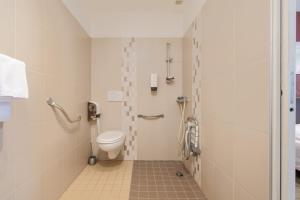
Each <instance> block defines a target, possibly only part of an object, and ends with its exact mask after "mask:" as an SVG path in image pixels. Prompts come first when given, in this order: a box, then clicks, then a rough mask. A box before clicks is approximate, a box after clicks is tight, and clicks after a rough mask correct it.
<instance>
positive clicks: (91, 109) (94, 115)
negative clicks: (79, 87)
mask: <svg viewBox="0 0 300 200" xmlns="http://www.w3.org/2000/svg"><path fill="white" fill-rule="evenodd" d="M98 109H99V106H98V104H97V103H96V102H93V101H89V102H88V121H95V120H97V119H98V118H100V116H101V114H100V113H98Z"/></svg>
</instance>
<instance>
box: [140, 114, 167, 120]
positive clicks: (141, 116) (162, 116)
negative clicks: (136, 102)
mask: <svg viewBox="0 0 300 200" xmlns="http://www.w3.org/2000/svg"><path fill="white" fill-rule="evenodd" d="M137 117H138V118H143V119H149V120H152V119H159V118H164V117H165V115H164V114H160V115H150V116H147V115H141V114H140V115H138V116H137Z"/></svg>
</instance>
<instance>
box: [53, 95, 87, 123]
mask: <svg viewBox="0 0 300 200" xmlns="http://www.w3.org/2000/svg"><path fill="white" fill-rule="evenodd" d="M47 104H48V105H49V106H51V107H52V108H57V109H58V110H60V111H61V112H62V114H63V115H64V116H65V117H66V119H67V120H68V122H70V123H76V122H79V121H81V116H78V117H77V119H75V120H72V119H71V118H70V117H69V115H68V114H67V112H66V111H65V109H64V108H63V107H61V106H60V105H58V104H57V103H55V101H54V100H53V99H52V98H51V97H50V98H49V99H48V100H47Z"/></svg>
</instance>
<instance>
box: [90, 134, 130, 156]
mask: <svg viewBox="0 0 300 200" xmlns="http://www.w3.org/2000/svg"><path fill="white" fill-rule="evenodd" d="M96 141H97V143H98V145H99V147H100V149H101V150H103V151H105V152H107V154H108V158H109V159H115V158H117V157H118V155H119V154H120V152H121V150H122V149H123V147H124V143H125V133H123V132H122V131H106V132H104V133H102V134H100V135H99V136H98V137H97V140H96Z"/></svg>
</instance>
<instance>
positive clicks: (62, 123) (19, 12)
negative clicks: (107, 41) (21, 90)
mask: <svg viewBox="0 0 300 200" xmlns="http://www.w3.org/2000/svg"><path fill="white" fill-rule="evenodd" d="M0 5H1V6H0V25H1V28H0V29H1V31H0V53H4V54H7V55H9V56H13V57H16V58H18V59H20V60H23V61H25V62H26V63H27V76H28V82H29V95H30V98H29V99H27V100H16V101H15V102H14V103H13V114H12V119H11V120H10V121H9V122H7V123H4V125H3V124H1V125H0V135H1V136H0V141H1V145H0V199H1V200H12V199H13V200H18V199H20V200H41V199H45V200H47V199H49V200H54V199H58V197H59V196H60V195H61V194H62V192H63V191H64V190H65V189H66V188H67V187H68V186H69V184H70V183H71V182H72V180H73V179H74V178H75V177H76V176H77V174H78V173H79V172H80V171H81V170H82V169H83V168H84V167H85V166H86V159H87V156H88V154H89V148H90V147H89V138H90V130H89V125H88V123H87V120H86V102H87V100H88V99H89V97H90V39H89V38H88V36H87V35H86V33H85V32H84V31H83V30H82V29H81V27H80V26H79V24H78V23H77V21H76V20H74V18H73V17H72V16H71V14H70V13H69V12H68V10H66V8H65V7H64V5H63V4H62V3H61V1H60V0H0ZM50 96H51V97H53V98H54V99H55V100H56V101H57V102H58V103H59V104H61V105H62V106H63V107H64V108H65V109H66V110H67V112H68V113H69V114H70V116H71V117H77V116H78V115H81V116H82V121H81V122H80V123H79V124H74V125H71V124H69V123H68V122H66V120H65V118H64V117H63V116H62V115H61V114H60V113H59V112H54V111H53V110H52V109H51V108H50V107H49V106H48V105H47V104H46V100H47V98H48V97H50Z"/></svg>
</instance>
